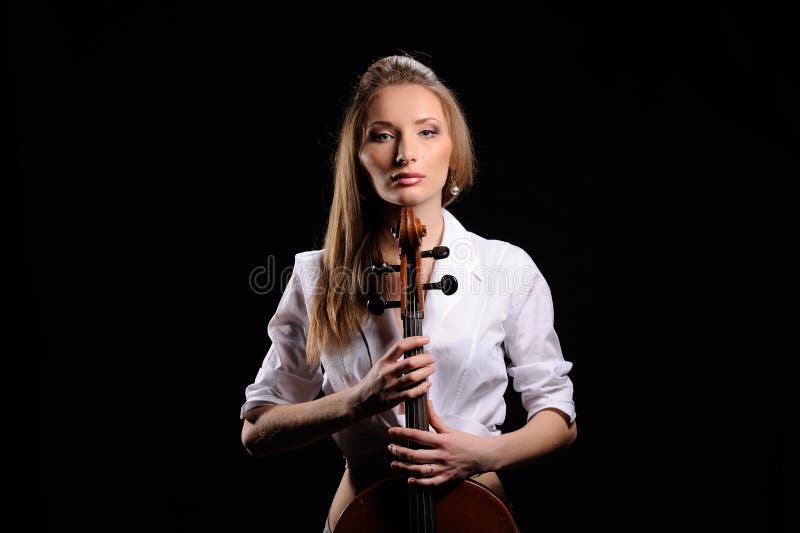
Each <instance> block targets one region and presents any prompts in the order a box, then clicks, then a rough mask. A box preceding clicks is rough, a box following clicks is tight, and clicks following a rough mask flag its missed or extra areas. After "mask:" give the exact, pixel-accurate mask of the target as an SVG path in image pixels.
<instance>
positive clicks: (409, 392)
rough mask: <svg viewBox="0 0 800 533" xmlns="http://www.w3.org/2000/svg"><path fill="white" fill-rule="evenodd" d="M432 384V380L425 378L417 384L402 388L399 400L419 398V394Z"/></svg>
mask: <svg viewBox="0 0 800 533" xmlns="http://www.w3.org/2000/svg"><path fill="white" fill-rule="evenodd" d="M432 384H433V382H432V381H430V380H427V379H426V380H425V381H421V382H420V383H419V385H414V386H412V387H409V388H407V389H403V390H402V394H401V395H400V400H399V401H401V402H402V401H407V400H413V399H414V398H419V397H420V396H422V395H423V394H425V393H426V392H428V389H430V388H431V385H432Z"/></svg>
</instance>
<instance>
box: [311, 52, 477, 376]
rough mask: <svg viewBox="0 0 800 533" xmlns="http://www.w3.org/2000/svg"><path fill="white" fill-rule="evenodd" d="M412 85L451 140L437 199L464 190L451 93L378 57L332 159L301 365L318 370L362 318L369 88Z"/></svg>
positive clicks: (464, 133) (464, 163)
mask: <svg viewBox="0 0 800 533" xmlns="http://www.w3.org/2000/svg"><path fill="white" fill-rule="evenodd" d="M403 84H414V85H419V86H422V87H425V88H426V89H428V90H430V91H431V92H433V93H434V94H436V95H437V96H438V97H439V99H440V101H441V104H442V109H443V111H444V115H445V120H446V122H447V126H448V130H449V132H450V135H451V137H452V141H453V153H452V156H451V166H450V171H449V174H450V178H449V181H448V182H447V183H446V185H445V187H444V188H443V190H442V205H443V206H447V205H450V204H451V203H452V202H453V201H454V200H455V199H456V196H454V195H453V194H452V193H451V192H450V189H451V188H452V186H453V185H456V186H458V187H459V188H460V189H461V191H467V190H468V189H469V188H470V186H471V185H472V182H473V176H474V175H475V172H476V169H477V164H476V161H475V155H474V151H473V147H472V136H471V134H470V131H469V128H468V126H467V122H466V119H465V117H464V113H463V111H462V109H461V106H460V104H459V102H458V100H457V99H456V97H455V95H454V94H453V93H452V92H451V91H450V89H448V88H447V87H446V86H445V85H444V84H443V83H442V82H441V81H440V80H439V78H438V77H437V76H436V74H434V72H433V71H432V70H431V69H430V68H429V67H427V66H426V65H424V64H422V63H421V62H420V61H418V60H416V59H414V58H412V57H409V56H402V55H393V56H388V57H383V58H381V59H379V60H377V61H375V62H374V63H372V65H370V66H369V68H368V69H367V70H366V72H365V73H364V74H363V75H362V76H361V79H360V81H359V83H358V86H357V88H356V90H355V93H354V94H353V97H352V101H351V103H350V105H349V106H348V108H347V109H346V111H345V113H344V117H343V121H342V129H341V132H340V135H339V138H338V146H337V149H336V154H335V158H334V190H333V199H332V202H331V209H330V214H329V218H328V225H327V231H326V234H325V243H324V252H323V256H322V265H321V271H320V276H319V281H318V285H317V290H316V291H315V294H316V296H315V298H314V303H313V306H312V311H311V323H310V327H309V331H308V339H307V364H308V367H309V368H310V369H316V368H317V367H318V366H319V363H320V356H321V354H322V352H323V351H327V350H329V349H332V348H337V347H342V346H344V345H346V344H347V343H348V341H349V339H350V336H351V335H352V334H353V332H354V331H355V330H356V329H357V328H358V327H359V326H360V324H361V323H362V321H363V320H364V319H365V318H366V313H367V310H366V299H367V297H368V287H367V286H366V273H367V272H368V271H369V267H370V266H371V265H372V264H373V263H376V262H380V261H381V252H380V243H379V239H378V235H379V233H378V232H379V231H381V230H385V228H382V227H381V226H380V225H381V224H383V218H382V216H381V214H380V208H381V204H380V200H379V199H377V198H375V195H374V194H372V191H371V184H370V181H369V175H368V173H367V172H366V170H365V169H364V168H363V166H362V165H361V161H360V158H359V152H360V149H361V146H362V144H363V142H364V139H365V137H366V131H367V128H366V120H367V113H368V110H369V106H370V104H371V102H372V100H373V98H374V96H375V93H376V92H377V91H378V90H380V89H381V88H383V87H386V86H390V85H403Z"/></svg>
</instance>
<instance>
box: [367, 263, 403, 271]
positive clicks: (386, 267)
mask: <svg viewBox="0 0 800 533" xmlns="http://www.w3.org/2000/svg"><path fill="white" fill-rule="evenodd" d="M371 270H372V272H374V273H375V274H391V273H392V272H400V265H390V264H389V263H386V262H383V263H375V264H374V265H372V267H371Z"/></svg>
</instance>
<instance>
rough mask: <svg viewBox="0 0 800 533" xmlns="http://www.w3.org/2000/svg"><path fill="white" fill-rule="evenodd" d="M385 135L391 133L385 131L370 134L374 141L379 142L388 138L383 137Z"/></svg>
mask: <svg viewBox="0 0 800 533" xmlns="http://www.w3.org/2000/svg"><path fill="white" fill-rule="evenodd" d="M383 135H389V134H388V133H385V132H384V133H373V134H371V135H370V139H372V140H373V141H378V142H381V141H385V140H387V138H386V137H383Z"/></svg>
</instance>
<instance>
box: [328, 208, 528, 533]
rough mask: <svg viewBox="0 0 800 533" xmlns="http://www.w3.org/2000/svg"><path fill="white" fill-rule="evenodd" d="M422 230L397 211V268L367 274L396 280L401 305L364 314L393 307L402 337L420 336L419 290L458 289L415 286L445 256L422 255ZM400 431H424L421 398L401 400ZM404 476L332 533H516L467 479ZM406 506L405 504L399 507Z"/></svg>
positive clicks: (374, 301)
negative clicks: (414, 480) (436, 481)
mask: <svg viewBox="0 0 800 533" xmlns="http://www.w3.org/2000/svg"><path fill="white" fill-rule="evenodd" d="M425 234H426V230H425V226H424V225H422V224H421V223H420V221H419V219H418V218H416V217H415V216H414V211H413V209H412V208H411V207H403V208H401V211H400V218H399V220H398V222H397V224H396V226H394V227H393V228H392V235H393V237H394V238H396V239H398V241H399V246H400V264H399V265H390V264H388V263H380V264H376V265H373V266H372V272H374V273H377V274H380V275H385V274H392V273H398V274H399V275H400V282H401V287H402V288H403V292H402V293H401V299H400V300H399V301H388V302H387V301H385V300H384V299H383V298H381V297H379V296H374V297H372V298H370V299H369V300H368V302H367V308H368V309H369V311H370V312H371V313H373V314H382V313H383V311H384V310H385V309H387V308H393V307H399V308H400V314H401V316H402V319H403V336H404V337H410V336H414V335H422V319H423V318H424V311H425V310H424V297H423V291H425V290H441V291H442V293H443V294H446V295H451V294H453V293H455V292H456V290H457V289H458V281H457V280H456V278H455V277H453V276H451V275H449V274H448V275H445V276H443V277H442V279H441V280H440V281H439V282H435V283H421V270H422V269H421V259H422V258H423V257H432V258H434V259H437V260H438V259H444V258H445V257H447V256H448V255H449V250H448V249H447V247H445V246H437V247H435V248H433V249H432V250H427V251H422V250H421V242H422V237H424V236H425ZM420 353H422V348H415V349H413V350H411V351H409V352H406V353H405V354H403V357H414V356H415V355H419V354H420ZM404 407H405V413H406V427H408V428H413V429H418V430H421V431H429V420H428V400H427V393H425V394H423V395H421V396H419V397H417V398H413V399H411V400H407V401H406V402H405V404H404ZM406 445H407V447H409V448H414V449H419V448H420V447H421V445H419V444H417V443H416V442H410V441H409V442H408V443H407V444H406ZM406 479H407V478H406V476H402V477H394V478H388V479H384V480H382V481H378V482H377V483H375V484H373V485H371V486H369V487H367V488H366V489H364V490H363V491H361V492H359V493H358V494H357V495H356V497H355V498H354V499H353V501H352V502H350V503H349V505H348V506H347V507H346V508H345V509H344V511H343V512H342V514H341V515H340V517H339V520H338V522H337V524H336V528H335V533H350V532H357V533H372V532H380V533H434V532H438V533H451V532H456V531H457V532H459V533H485V532H487V531H491V532H492V533H506V532H508V533H518V531H519V528H518V527H517V525H516V523H515V521H514V517H513V515H512V513H511V511H510V509H509V508H508V507H507V506H506V504H505V503H504V502H503V500H502V499H500V498H499V497H498V496H497V495H496V494H495V493H494V492H492V491H491V490H490V489H489V488H488V487H486V486H484V485H483V484H481V483H479V482H478V481H475V480H473V479H470V478H468V479H464V480H461V481H458V482H455V483H449V484H445V485H440V486H437V487H426V486H422V485H410V484H409V483H408V482H407V481H406ZM403 502H406V503H403Z"/></svg>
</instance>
